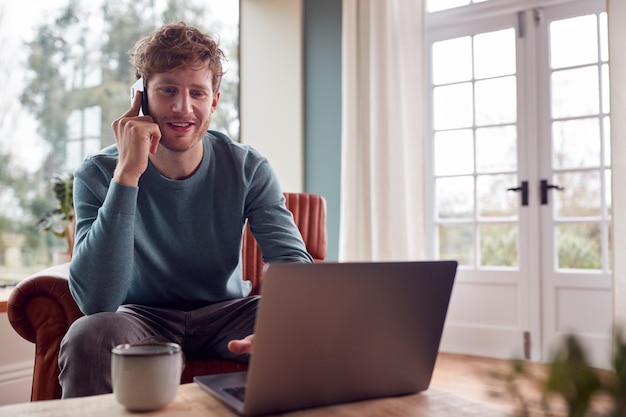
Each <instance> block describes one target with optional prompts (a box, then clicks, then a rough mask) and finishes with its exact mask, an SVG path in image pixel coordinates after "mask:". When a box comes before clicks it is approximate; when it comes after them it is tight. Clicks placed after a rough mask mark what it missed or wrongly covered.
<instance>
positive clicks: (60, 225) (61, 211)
mask: <svg viewBox="0 0 626 417" xmlns="http://www.w3.org/2000/svg"><path fill="white" fill-rule="evenodd" d="M51 184H52V190H53V191H54V195H55V197H56V199H57V205H56V207H55V208H54V209H53V210H51V211H49V212H48V213H46V215H45V216H44V217H43V218H41V219H40V220H39V222H38V223H37V225H36V228H37V230H39V231H50V232H52V233H53V234H54V235H55V236H57V237H59V238H62V239H65V240H66V242H67V251H66V252H63V253H60V254H54V255H55V256H56V258H57V259H55V260H54V263H55V264H57V263H61V262H64V261H68V260H69V259H70V258H71V256H72V251H73V250H74V199H73V187H74V176H73V175H72V174H71V173H63V174H58V175H55V176H53V177H52V180H51Z"/></svg>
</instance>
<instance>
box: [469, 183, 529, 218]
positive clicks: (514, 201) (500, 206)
mask: <svg viewBox="0 0 626 417" xmlns="http://www.w3.org/2000/svg"><path fill="white" fill-rule="evenodd" d="M517 182H518V181H517V176H515V175H479V176H478V177H477V178H476V198H477V203H478V215H479V216H480V217H481V218H495V217H509V218H511V217H516V216H517V207H518V204H519V196H518V195H517V193H515V192H512V191H507V189H508V188H511V187H515V186H516V185H517Z"/></svg>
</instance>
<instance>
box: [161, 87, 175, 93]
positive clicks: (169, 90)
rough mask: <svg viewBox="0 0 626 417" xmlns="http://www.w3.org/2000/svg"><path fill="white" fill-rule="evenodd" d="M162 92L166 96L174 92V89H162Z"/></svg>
mask: <svg viewBox="0 0 626 417" xmlns="http://www.w3.org/2000/svg"><path fill="white" fill-rule="evenodd" d="M162 90H163V92H164V93H167V94H172V93H175V92H176V89H175V88H172V87H163V89H162Z"/></svg>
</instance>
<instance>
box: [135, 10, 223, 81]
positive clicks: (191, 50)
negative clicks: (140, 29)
mask: <svg viewBox="0 0 626 417" xmlns="http://www.w3.org/2000/svg"><path fill="white" fill-rule="evenodd" d="M225 59H226V58H225V56H224V52H223V51H222V50H221V49H220V48H219V44H218V42H217V41H216V40H214V39H213V38H212V37H211V36H210V35H208V34H205V33H203V32H201V31H200V30H199V29H197V28H195V27H192V26H188V25H187V24H186V23H184V22H179V23H170V24H167V25H164V26H162V27H160V28H159V29H157V30H155V31H153V32H152V33H150V34H149V35H148V36H146V37H145V38H143V39H140V40H139V41H138V42H137V43H136V44H135V48H134V49H133V51H131V52H130V62H131V64H132V65H133V66H134V68H135V75H136V76H137V78H139V77H144V78H145V79H146V80H148V79H149V78H150V76H151V75H153V74H156V73H162V72H168V71H173V70H176V69H178V68H181V67H186V66H190V67H192V68H202V67H205V66H207V67H208V68H209V69H210V70H211V73H212V74H213V80H212V83H213V91H215V92H217V91H218V90H219V86H220V82H221V80H222V75H224V72H223V70H222V62H223V61H224V60H225Z"/></svg>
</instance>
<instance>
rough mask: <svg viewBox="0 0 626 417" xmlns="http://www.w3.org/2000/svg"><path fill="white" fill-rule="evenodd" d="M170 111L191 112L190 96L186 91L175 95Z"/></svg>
mask: <svg viewBox="0 0 626 417" xmlns="http://www.w3.org/2000/svg"><path fill="white" fill-rule="evenodd" d="M172 111H174V112H176V113H190V112H191V97H190V96H189V94H188V93H182V94H178V95H177V96H176V100H174V103H173V104H172Z"/></svg>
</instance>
